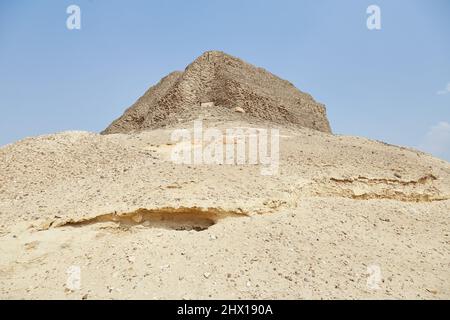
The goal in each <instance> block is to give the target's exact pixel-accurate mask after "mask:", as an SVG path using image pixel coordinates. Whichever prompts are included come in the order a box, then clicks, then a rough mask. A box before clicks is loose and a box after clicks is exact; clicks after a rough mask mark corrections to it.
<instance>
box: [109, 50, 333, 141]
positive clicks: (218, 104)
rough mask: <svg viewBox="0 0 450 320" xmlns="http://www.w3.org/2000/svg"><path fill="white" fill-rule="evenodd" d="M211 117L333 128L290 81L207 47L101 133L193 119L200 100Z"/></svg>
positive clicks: (319, 107)
mask: <svg viewBox="0 0 450 320" xmlns="http://www.w3.org/2000/svg"><path fill="white" fill-rule="evenodd" d="M209 102H212V103H214V106H211V107H209V109H210V110H209V116H210V117H211V116H216V117H220V119H222V120H223V119H224V118H228V119H230V118H231V119H233V118H235V115H233V112H235V111H236V110H240V111H241V112H245V115H246V116H247V117H254V118H258V119H264V120H270V121H273V122H276V123H280V124H286V123H289V124H296V125H299V126H303V127H306V128H311V129H316V130H320V131H323V132H331V129H330V125H329V123H328V120H327V117H326V112H325V107H324V106H323V105H322V104H320V103H317V102H316V101H314V99H313V98H312V97H311V96H310V95H309V94H306V93H303V92H301V91H299V90H298V89H297V88H295V87H294V85H292V84H291V83H290V82H288V81H286V80H283V79H280V78H278V77H277V76H275V75H273V74H271V73H270V72H268V71H266V70H264V69H262V68H257V67H255V66H253V65H250V64H248V63H246V62H244V61H242V60H240V59H238V58H235V57H232V56H230V55H228V54H225V53H223V52H219V51H208V52H205V53H204V54H202V55H201V56H200V57H198V58H197V59H196V60H195V61H194V62H192V63H191V64H190V65H189V66H188V67H187V68H186V70H185V71H184V72H173V73H171V74H169V75H168V76H166V77H164V78H163V79H162V80H161V81H160V82H159V83H158V84H157V85H155V86H154V87H151V88H150V89H149V90H148V91H147V92H146V93H145V94H144V95H143V96H142V97H141V98H139V100H138V101H137V102H136V103H135V104H133V105H132V106H131V107H130V108H129V109H128V110H126V112H125V113H124V114H123V115H122V116H121V117H120V118H119V119H117V120H115V121H114V122H113V123H112V124H111V125H110V126H109V127H108V128H106V129H105V130H104V131H103V133H127V132H136V131H141V130H145V129H153V128H158V127H161V126H164V125H167V124H174V123H177V122H182V121H185V120H186V118H188V119H192V118H195V117H196V116H197V115H198V114H199V112H201V110H200V109H201V108H200V107H201V105H202V103H209Z"/></svg>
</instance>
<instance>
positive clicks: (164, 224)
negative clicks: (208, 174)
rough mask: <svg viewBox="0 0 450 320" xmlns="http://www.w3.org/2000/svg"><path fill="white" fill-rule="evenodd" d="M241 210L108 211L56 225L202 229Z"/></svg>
mask: <svg viewBox="0 0 450 320" xmlns="http://www.w3.org/2000/svg"><path fill="white" fill-rule="evenodd" d="M245 216H247V214H246V213H244V212H242V211H226V210H222V209H218V208H207V209H204V208H197V207H193V208H184V207H182V208H160V209H138V210H136V211H133V212H128V213H121V214H117V213H109V214H103V215H99V216H96V217H94V218H90V219H82V220H78V221H74V220H70V221H66V222H64V223H62V224H59V225H58V226H60V227H63V226H73V227H76V226H85V225H90V224H94V223H104V222H115V223H118V224H120V225H123V226H134V225H143V226H145V227H151V228H164V229H170V230H195V231H202V230H206V229H208V228H209V227H210V226H212V225H214V224H216V223H217V222H218V221H219V220H221V219H224V218H228V217H245Z"/></svg>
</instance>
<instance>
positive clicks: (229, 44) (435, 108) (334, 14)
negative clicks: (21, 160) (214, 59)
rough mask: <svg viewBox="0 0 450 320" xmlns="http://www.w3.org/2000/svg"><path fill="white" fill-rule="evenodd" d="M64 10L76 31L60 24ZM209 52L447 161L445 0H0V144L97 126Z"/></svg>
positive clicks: (355, 126)
mask: <svg viewBox="0 0 450 320" xmlns="http://www.w3.org/2000/svg"><path fill="white" fill-rule="evenodd" d="M71 4H76V5H78V6H79V7H80V8H81V30H69V29H67V28H66V19H67V17H68V14H67V13H66V8H67V7H68V6H69V5H71ZM371 4H376V5H378V6H379V7H380V8H381V27H382V28H381V30H372V31H370V30H368V29H367V27H366V19H367V17H368V15H367V13H366V9H367V7H368V6H369V5H371ZM207 50H222V51H225V52H227V53H229V54H232V55H235V56H238V57H240V58H242V59H244V60H245V61H247V62H250V63H252V64H254V65H257V66H261V67H264V68H266V69H268V70H269V71H271V72H273V73H274V74H276V75H278V76H280V77H282V78H285V79H287V80H289V81H291V82H292V83H294V84H295V85H296V86H297V87H298V88H299V89H301V90H302V91H306V92H308V93H310V94H312V95H313V97H314V98H315V99H316V100H318V101H319V102H321V103H324V104H325V105H326V106H327V112H328V116H329V119H330V122H331V126H332V128H333V131H334V132H335V133H338V134H346V135H358V136H364V137H368V138H371V139H377V140H382V141H386V142H388V143H392V144H398V145H404V146H412V147H416V148H420V149H422V150H425V151H429V152H432V153H433V154H435V155H437V156H439V157H441V158H444V159H447V160H450V124H449V123H450V61H449V60H450V1H448V0H433V1H430V0H396V1H385V0H383V1H381V0H371V1H365V0H353V1H352V0H344V1H335V0H310V1H299V0H292V1H283V0H281V1H275V0H272V1H263V0H253V1H250V0H247V1H245V0H240V1H235V0H227V1H217V0H190V1H187V0H184V1H181V0H180V1H171V0H164V1H162V0H159V1H151V0H150V1H149V0H147V1H137V0H134V1H133V0H130V1H124V0H121V1H119V0H117V1H114V0H108V1H106V0H71V1H64V0H58V1H57V0H53V1H52V0H40V1H25V0H15V1H6V0H0V110H1V114H0V145H4V144H7V143H10V142H13V141H16V140H18V139H22V138H24V137H27V136H33V135H39V134H46V133H52V132H58V131H63V130H87V131H97V132H98V131H100V130H102V129H104V128H105V127H106V126H107V125H108V124H109V123H110V122H111V121H112V120H113V119H115V118H116V117H118V116H119V115H121V114H122V112H123V111H124V110H125V109H126V108H127V107H129V106H130V105H131V104H132V103H133V102H134V101H135V100H136V99H137V98H138V97H139V96H140V95H142V94H143V93H144V92H145V91H146V90H147V89H148V87H149V86H151V85H153V84H155V83H156V82H158V81H159V79H160V78H161V77H163V76H165V75H166V74H168V73H169V72H171V71H174V70H183V69H184V68H185V66H186V65H187V64H188V63H190V62H191V61H192V60H194V59H195V58H196V57H197V56H199V55H200V54H201V53H202V52H204V51H207Z"/></svg>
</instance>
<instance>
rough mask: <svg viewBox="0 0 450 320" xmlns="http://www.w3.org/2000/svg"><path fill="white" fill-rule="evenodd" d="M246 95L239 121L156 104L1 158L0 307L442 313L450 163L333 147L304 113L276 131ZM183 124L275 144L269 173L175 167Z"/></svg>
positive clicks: (214, 108) (194, 106) (332, 139)
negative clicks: (273, 304)
mask: <svg viewBox="0 0 450 320" xmlns="http://www.w3.org/2000/svg"><path fill="white" fill-rule="evenodd" d="M203 57H205V55H203ZM201 59H203V58H201ZM225 60H226V59H225ZM188 69H189V67H188ZM185 72H186V71H185ZM261 72H262V71H261ZM264 72H265V71H264ZM180 74H181V77H182V76H183V73H180ZM180 74H177V77H180ZM213 74H219V75H223V74H229V73H227V72H225V71H224V73H223V74H222V73H220V72H219V73H215V72H213ZM208 77H209V76H208ZM208 77H206V78H208ZM270 77H271V76H270ZM213 78H214V77H213ZM225 78H226V77H225ZM214 79H215V78H214ZM188 80H189V77H188ZM173 81H174V83H171V85H170V86H167V87H168V88H169V87H172V86H175V88H179V87H180V86H181V87H183V88H185V90H187V89H186V86H185V85H183V83H184V82H185V81H186V79H185V78H184V79H181V80H180V79H178V80H173ZM188 82H189V81H188ZM256 82H257V83H259V85H260V87H259V89H260V90H259V91H258V90H256V91H255V92H257V93H255V94H254V93H251V92H250V91H248V90H249V89H248V88H247V87H246V86H245V85H242V84H240V85H239V87H240V88H242V90H243V91H245V92H250V93H248V95H250V96H252V97H253V98H254V100H252V101H253V102H252V103H251V104H248V105H246V104H245V103H243V102H242V101H244V100H245V99H244V98H242V101H241V100H239V101H241V102H242V103H241V102H239V103H238V105H233V104H231V102H230V101H231V100H230V99H233V95H234V94H235V93H234V92H235V91H234V90H231V91H226V93H224V94H222V97H224V96H227V97H228V98H227V99H224V100H223V101H225V100H226V101H229V102H230V104H229V105H225V104H224V103H221V101H220V99H218V98H217V97H215V96H211V94H212V92H215V90H213V89H214V88H213V89H212V90H211V91H210V92H207V93H199V94H198V95H193V96H192V97H191V98H192V100H189V103H190V107H189V108H188V107H186V105H185V104H184V103H185V102H186V100H185V99H186V98H185V95H184V94H185V93H186V92H190V91H189V90H187V91H185V92H184V93H183V94H179V96H176V95H173V93H172V91H171V89H167V88H166V89H167V92H168V93H167V92H166V94H168V95H169V96H168V97H166V96H165V95H164V93H161V92H160V93H159V94H161V96H159V94H158V97H155V98H152V99H149V100H151V101H150V102H148V100H147V98H145V99H144V104H142V101H143V100H142V99H143V98H141V99H140V100H138V102H139V101H140V104H139V108H137V109H136V106H134V107H132V108H130V109H128V110H127V111H126V113H125V114H124V116H122V117H121V118H119V119H118V120H116V121H115V122H113V124H112V125H111V126H110V127H108V128H107V129H106V130H105V131H104V132H103V134H97V133H89V132H81V131H69V132H62V133H57V134H51V135H45V136H38V137H31V138H27V139H24V140H21V141H19V142H16V143H14V144H10V145H7V146H4V147H2V148H0V298H2V299H340V298H344V299H377V298H383V299H416V298H417V299H449V298H450V273H449V270H450V251H449V244H450V236H449V234H450V228H449V221H450V219H449V218H450V163H448V162H446V161H444V160H441V159H437V158H434V157H432V156H431V155H428V154H425V153H422V152H420V151H417V150H414V149H409V148H404V147H398V146H393V145H388V144H386V143H383V142H379V141H372V140H369V139H365V138H360V137H351V136H341V135H334V134H332V133H331V129H330V127H329V124H328V120H327V119H326V115H325V109H324V107H323V106H322V105H320V104H319V103H316V102H315V101H314V100H313V99H312V98H305V99H306V100H302V101H303V102H302V101H300V100H301V99H300V100H296V101H298V103H299V106H300V105H301V107H298V108H296V107H295V106H292V105H290V104H289V103H291V102H290V101H293V100H291V99H290V98H284V100H283V99H281V98H280V99H278V98H277V99H275V98H274V100H273V101H278V102H279V103H280V105H281V107H280V109H282V110H285V111H286V112H285V115H284V116H279V115H277V112H278V111H277V110H278V109H277V110H275V111H273V109H266V108H269V107H270V106H271V103H276V102H273V101H272V100H267V99H265V98H264V97H265V95H270V94H272V93H271V92H268V91H267V90H266V91H265V90H263V89H261V88H264V87H266V85H263V84H261V83H260V82H258V81H256ZM180 83H181V84H180ZM245 83H251V81H247V80H246V82H245ZM286 85H287V86H290V85H289V84H286ZM246 88H247V89H246ZM151 90H152V89H150V91H151ZM153 90H154V89H153ZM177 90H178V89H177ZM274 90H275V89H274ZM194 91H195V90H194ZM175 92H177V91H175ZM230 92H231V93H230ZM277 94H278V95H281V96H282V93H277ZM305 95H306V96H305V97H307V96H308V95H307V94H305ZM238 96H240V97H244V94H243V93H242V92H241V93H239V94H238ZM293 96H295V94H294V93H292V95H290V97H293ZM161 97H162V98H161ZM171 99H172V100H171ZM236 99H237V98H236ZM261 99H262V100H264V101H266V104H259V103H258V101H260V100H261ZM292 99H294V100H295V99H296V98H292ZM155 101H157V102H155ZM164 101H168V102H167V103H169V102H170V103H172V105H173V106H175V107H174V109H173V110H171V112H170V113H166V114H164V113H162V111H161V110H160V108H162V107H161V106H162V105H164V103H166V102H164ZM174 101H178V102H174ZM163 102H164V103H163ZM206 102H214V104H212V103H211V104H207V103H206ZM202 103H203V104H202ZM285 104H286V105H287V106H284V105H285ZM261 106H262V107H261ZM308 106H310V107H308ZM236 108H239V109H236ZM309 109H310V110H312V111H311V113H310V114H309V115H308V117H306V118H305V117H302V114H303V113H305V112H307V110H309ZM155 110H156V111H155ZM260 110H270V112H269V111H267V112H260ZM137 114H139V117H137V118H136V117H135V118H133V117H134V116H135V115H137ZM127 117H128V118H127ZM127 119H128V120H127ZM158 119H159V120H158ZM195 119H202V121H203V126H204V127H210V128H217V129H219V130H223V131H225V130H226V129H227V128H244V129H245V128H277V129H279V130H280V138H279V139H280V140H279V149H280V150H279V168H278V171H277V172H276V173H275V174H272V175H262V174H261V166H262V165H261V164H231V165H226V164H221V165H218V164H202V165H198V164H193V165H186V164H177V163H174V162H173V159H172V152H173V149H174V148H176V147H177V142H174V141H173V140H172V139H171V134H172V133H173V131H174V130H175V129H188V130H192V128H193V121H194V120H195ZM299 119H300V120H299ZM305 119H306V120H305ZM229 143H234V142H230V141H224V142H223V144H224V145H225V146H226V145H227V144H229ZM193 144H195V142H193ZM71 270H72V271H73V270H78V271H79V273H77V276H78V282H76V283H75V285H74V283H73V282H72V283H71V282H70V277H73V274H71V272H72V271H71ZM72 280H73V279H72Z"/></svg>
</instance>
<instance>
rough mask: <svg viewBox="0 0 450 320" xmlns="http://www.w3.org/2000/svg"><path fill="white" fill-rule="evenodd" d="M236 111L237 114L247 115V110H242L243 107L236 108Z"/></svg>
mask: <svg viewBox="0 0 450 320" xmlns="http://www.w3.org/2000/svg"><path fill="white" fill-rule="evenodd" d="M234 111H235V112H239V113H245V110H244V109H242V108H241V107H236V108H234Z"/></svg>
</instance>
